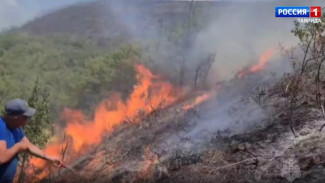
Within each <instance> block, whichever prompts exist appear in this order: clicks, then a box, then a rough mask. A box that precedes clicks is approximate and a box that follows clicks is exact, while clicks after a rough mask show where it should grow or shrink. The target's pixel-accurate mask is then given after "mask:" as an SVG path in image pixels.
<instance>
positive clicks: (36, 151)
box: [21, 136, 61, 166]
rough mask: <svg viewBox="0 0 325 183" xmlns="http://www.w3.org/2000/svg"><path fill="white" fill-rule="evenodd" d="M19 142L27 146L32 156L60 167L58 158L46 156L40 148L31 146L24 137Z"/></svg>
mask: <svg viewBox="0 0 325 183" xmlns="http://www.w3.org/2000/svg"><path fill="white" fill-rule="evenodd" d="M21 141H22V142H24V143H27V144H28V151H29V153H30V154H32V155H34V156H36V157H38V158H42V159H44V160H47V161H50V162H52V163H54V164H55V165H57V166H59V165H60V163H61V161H60V160H59V159H58V158H56V157H53V156H50V155H48V154H46V153H45V152H44V151H42V150H41V149H40V148H38V147H37V146H35V145H34V144H32V143H31V142H30V141H29V140H28V138H27V137H26V136H25V137H24V138H23V139H22V140H21Z"/></svg>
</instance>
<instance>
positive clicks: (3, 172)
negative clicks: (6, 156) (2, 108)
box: [0, 117, 25, 183]
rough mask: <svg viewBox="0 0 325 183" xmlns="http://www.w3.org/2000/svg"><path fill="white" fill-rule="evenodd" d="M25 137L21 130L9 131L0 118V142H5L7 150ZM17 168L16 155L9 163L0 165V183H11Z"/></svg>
mask: <svg viewBox="0 0 325 183" xmlns="http://www.w3.org/2000/svg"><path fill="white" fill-rule="evenodd" d="M24 136H25V133H24V130H23V129H22V128H17V129H14V130H11V129H9V128H8V127H7V125H6V123H5V122H4V121H3V119H2V118H1V117H0V141H6V143H7V149H9V148H11V147H12V146H13V145H15V144H16V143H17V142H19V141H21V140H22V139H23V137H24ZM0 156H1V154H0ZM17 166H18V156H17V155H16V156H15V157H14V158H13V159H11V160H10V161H9V162H7V163H5V164H2V165H0V183H7V182H12V180H13V179H14V177H15V174H16V170H17Z"/></svg>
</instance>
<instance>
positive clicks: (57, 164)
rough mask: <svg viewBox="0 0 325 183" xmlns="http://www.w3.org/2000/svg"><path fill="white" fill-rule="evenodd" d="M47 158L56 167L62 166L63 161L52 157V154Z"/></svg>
mask: <svg viewBox="0 0 325 183" xmlns="http://www.w3.org/2000/svg"><path fill="white" fill-rule="evenodd" d="M47 158H48V161H50V162H51V163H52V165H53V166H55V167H57V168H60V167H62V166H63V162H62V161H61V160H60V159H59V158H57V157H52V156H49V157H47Z"/></svg>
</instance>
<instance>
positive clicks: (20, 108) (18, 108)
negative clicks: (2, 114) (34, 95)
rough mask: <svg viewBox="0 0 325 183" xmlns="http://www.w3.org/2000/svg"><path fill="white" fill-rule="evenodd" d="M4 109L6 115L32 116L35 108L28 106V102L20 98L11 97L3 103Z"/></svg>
mask: <svg viewBox="0 0 325 183" xmlns="http://www.w3.org/2000/svg"><path fill="white" fill-rule="evenodd" d="M5 111H6V113H7V114H8V115H24V116H27V117H32V116H34V114H35V112H36V109H34V108H32V107H29V106H28V103H27V102H26V101H25V100H22V99H13V100H10V101H8V102H7V104H6V105H5Z"/></svg>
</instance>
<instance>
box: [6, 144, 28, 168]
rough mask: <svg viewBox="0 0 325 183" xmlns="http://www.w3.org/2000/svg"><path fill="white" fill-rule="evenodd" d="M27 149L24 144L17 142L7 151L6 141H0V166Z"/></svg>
mask: <svg viewBox="0 0 325 183" xmlns="http://www.w3.org/2000/svg"><path fill="white" fill-rule="evenodd" d="M27 147H28V145H27V144H26V143H25V142H19V143H16V144H15V145H14V146H12V147H11V148H9V149H7V143H6V141H4V140H0V165H2V164H4V163H7V162H8V161H10V160H11V159H12V158H13V157H14V156H15V155H16V154H17V153H18V152H19V151H24V150H27Z"/></svg>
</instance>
